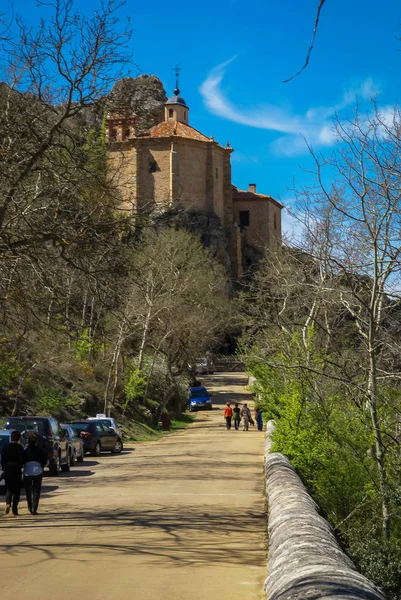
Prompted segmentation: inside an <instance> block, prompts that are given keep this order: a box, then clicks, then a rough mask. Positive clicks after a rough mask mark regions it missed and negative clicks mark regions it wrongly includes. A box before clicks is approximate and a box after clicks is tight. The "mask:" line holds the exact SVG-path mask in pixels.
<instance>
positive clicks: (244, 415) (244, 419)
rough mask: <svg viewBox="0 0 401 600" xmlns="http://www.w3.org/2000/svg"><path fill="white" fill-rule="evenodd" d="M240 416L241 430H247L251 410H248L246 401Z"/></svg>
mask: <svg viewBox="0 0 401 600" xmlns="http://www.w3.org/2000/svg"><path fill="white" fill-rule="evenodd" d="M241 417H242V424H243V428H242V431H248V429H249V420H250V418H251V411H250V410H249V408H248V405H247V404H246V403H245V404H244V406H243V407H242V410H241Z"/></svg>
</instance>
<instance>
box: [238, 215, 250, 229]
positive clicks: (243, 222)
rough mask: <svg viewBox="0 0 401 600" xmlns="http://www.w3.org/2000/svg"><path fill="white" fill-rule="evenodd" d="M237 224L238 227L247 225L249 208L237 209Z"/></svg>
mask: <svg viewBox="0 0 401 600" xmlns="http://www.w3.org/2000/svg"><path fill="white" fill-rule="evenodd" d="M239 226H240V229H243V228H244V227H248V226H249V210H240V211H239Z"/></svg>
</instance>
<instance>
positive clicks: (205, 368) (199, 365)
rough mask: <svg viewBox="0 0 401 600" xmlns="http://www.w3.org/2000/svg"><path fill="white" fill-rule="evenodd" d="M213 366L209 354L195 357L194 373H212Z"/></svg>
mask: <svg viewBox="0 0 401 600" xmlns="http://www.w3.org/2000/svg"><path fill="white" fill-rule="evenodd" d="M214 370H215V367H214V364H213V361H212V359H211V357H210V356H204V357H203V358H197V359H196V364H195V374H196V375H203V374H206V375H207V374H212V373H214Z"/></svg>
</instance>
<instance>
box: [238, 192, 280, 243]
mask: <svg viewBox="0 0 401 600" xmlns="http://www.w3.org/2000/svg"><path fill="white" fill-rule="evenodd" d="M232 199H233V214H234V222H236V223H237V224H238V225H239V228H240V229H241V230H242V231H243V232H244V236H245V240H246V243H247V244H248V245H249V246H252V247H253V248H255V249H256V250H259V251H263V250H264V249H265V248H266V247H268V248H271V247H272V246H274V245H275V244H277V243H280V242H281V210H282V208H283V207H282V205H281V204H280V203H279V202H277V201H276V200H274V198H272V197H271V196H266V195H264V194H258V193H256V185H255V184H253V183H251V184H250V185H249V189H248V191H244V190H238V189H237V188H236V187H234V186H233V191H232Z"/></svg>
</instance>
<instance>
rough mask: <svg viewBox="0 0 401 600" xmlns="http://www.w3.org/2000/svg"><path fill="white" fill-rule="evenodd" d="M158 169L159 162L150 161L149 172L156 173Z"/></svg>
mask: <svg viewBox="0 0 401 600" xmlns="http://www.w3.org/2000/svg"><path fill="white" fill-rule="evenodd" d="M156 171H157V162H156V161H155V160H153V161H151V162H150V163H149V173H156Z"/></svg>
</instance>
